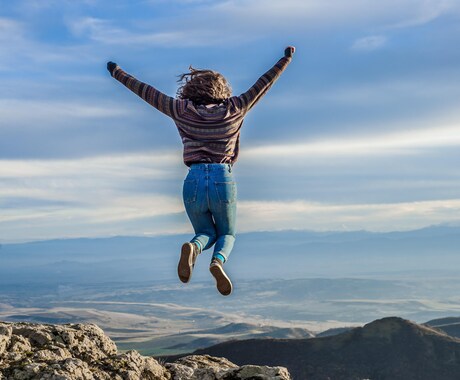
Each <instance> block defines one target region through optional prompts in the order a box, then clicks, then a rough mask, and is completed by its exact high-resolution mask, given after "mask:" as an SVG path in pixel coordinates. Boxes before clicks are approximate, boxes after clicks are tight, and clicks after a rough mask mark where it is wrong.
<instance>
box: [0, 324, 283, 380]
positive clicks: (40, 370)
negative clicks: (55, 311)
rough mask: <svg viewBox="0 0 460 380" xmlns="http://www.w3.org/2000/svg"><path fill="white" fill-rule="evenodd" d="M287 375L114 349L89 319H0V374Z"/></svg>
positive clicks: (60, 379)
mask: <svg viewBox="0 0 460 380" xmlns="http://www.w3.org/2000/svg"><path fill="white" fill-rule="evenodd" d="M182 379H191V380H214V379H221V380H230V379H247V380H249V379H258V380H272V379H273V380H275V379H276V380H288V379H291V377H290V375H289V373H288V371H287V369H286V368H283V367H266V366H253V365H245V366H241V367H239V366H237V365H235V364H233V363H232V362H230V361H229V360H227V359H225V358H216V357H212V356H209V355H191V356H187V357H184V358H181V359H179V360H177V361H175V362H174V363H159V362H158V361H157V360H155V359H154V358H152V357H146V356H142V355H140V354H139V353H138V352H137V351H129V352H126V353H118V352H117V347H116V345H115V343H114V342H113V341H112V340H111V339H110V338H109V337H107V336H106V335H105V334H104V332H103V331H102V330H101V329H100V328H99V327H98V326H96V325H93V324H67V325H45V324H30V323H4V322H0V380H182Z"/></svg>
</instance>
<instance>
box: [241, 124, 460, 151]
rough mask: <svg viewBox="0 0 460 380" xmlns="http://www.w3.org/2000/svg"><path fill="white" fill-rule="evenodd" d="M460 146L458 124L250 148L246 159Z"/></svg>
mask: <svg viewBox="0 0 460 380" xmlns="http://www.w3.org/2000/svg"><path fill="white" fill-rule="evenodd" d="M456 146H460V127H459V126H458V125H451V126H440V127H437V128H431V129H421V130H410V131H401V132H393V133H387V134H370V135H368V136H362V135H359V136H355V137H350V136H341V137H338V138H329V139H324V140H317V141H307V142H304V143H294V144H278V145H271V146H270V145H266V146H259V147H255V148H249V149H246V150H245V151H244V152H243V153H242V156H244V157H245V158H246V159H257V157H263V158H265V157H273V158H295V159H302V158H305V157H309V156H312V157H317V156H318V155H322V156H373V155H388V154H390V155H391V154H420V153H423V152H424V150H426V149H430V148H440V147H456Z"/></svg>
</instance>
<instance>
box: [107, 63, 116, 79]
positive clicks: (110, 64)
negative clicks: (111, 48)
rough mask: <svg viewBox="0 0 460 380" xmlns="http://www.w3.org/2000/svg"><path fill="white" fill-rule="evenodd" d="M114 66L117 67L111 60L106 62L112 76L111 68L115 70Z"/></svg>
mask: <svg viewBox="0 0 460 380" xmlns="http://www.w3.org/2000/svg"><path fill="white" fill-rule="evenodd" d="M115 67H117V64H116V63H115V62H112V61H109V62H107V70H109V73H110V75H112V76H113V70H115Z"/></svg>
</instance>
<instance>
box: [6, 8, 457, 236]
mask: <svg viewBox="0 0 460 380" xmlns="http://www.w3.org/2000/svg"><path fill="white" fill-rule="evenodd" d="M459 21H460V4H459V3H458V2H457V1H451V0H444V1H443V0H438V1H431V0H398V1H396V0H389V1H382V2H375V1H370V0H350V1H347V2H344V1H339V0H331V1H328V2H325V1H320V0H314V1H300V0H284V1H282V2H278V1H262V0H228V1H216V0H213V1H207V0H168V1H166V0H145V1H129V2H128V1H117V0H112V1H105V0H104V1H103V0H86V1H78V0H73V1H70V0H68V1H67V0H59V1H58V0H17V1H14V2H13V1H6V0H0V80H1V83H2V86H1V87H0V115H1V117H0V241H2V242H10V241H23V240H34V239H47V238H57V237H74V236H111V235H147V236H150V235H156V234H164V233H177V232H191V227H190V226H189V223H188V220H187V218H186V216H185V214H184V211H183V207H182V204H181V186H182V180H183V177H184V175H185V174H186V167H185V166H184V165H183V164H182V162H181V148H182V147H181V142H180V139H179V135H178V133H177V131H176V128H175V126H174V124H173V123H172V122H171V121H170V120H168V118H167V117H165V116H164V115H162V114H160V113H159V112H156V111H155V110H154V109H153V108H151V107H150V106H149V105H147V104H146V103H144V102H142V101H141V100H140V99H139V98H137V97H136V96H135V95H133V94H132V93H130V92H129V91H127V90H126V89H125V88H123V87H122V86H121V85H120V84H119V83H117V82H116V81H114V80H113V79H112V78H110V76H109V75H108V73H107V71H106V68H105V64H106V62H107V61H108V60H113V61H115V62H117V63H118V64H119V65H120V66H121V67H123V68H124V69H125V70H126V71H128V72H129V73H131V74H133V75H135V76H136V77H137V78H139V79H141V80H144V81H146V82H148V83H150V84H152V85H154V86H155V87H157V88H158V89H160V90H162V91H163V92H165V93H167V94H169V95H174V94H175V91H176V88H177V83H176V79H177V75H179V74H181V73H182V72H184V71H187V68H188V66H189V65H190V64H192V65H193V66H195V67H202V68H212V69H214V70H217V71H220V72H221V73H222V74H224V75H225V76H226V77H227V78H228V80H229V82H230V83H231V85H232V87H233V90H234V93H235V94H238V93H241V92H243V91H245V90H246V89H247V88H249V87H250V86H251V85H252V84H253V83H254V82H255V80H257V78H258V77H259V76H260V75H261V74H263V72H265V71H266V70H267V69H268V68H270V67H271V66H272V65H273V64H274V63H275V62H276V61H277V60H278V59H279V58H280V57H281V56H282V54H283V50H284V48H285V46H287V45H290V44H292V45H295V46H296V48H297V52H296V55H295V57H294V60H293V62H292V64H291V65H290V66H289V67H288V69H287V70H286V72H285V73H284V74H283V75H282V77H281V78H280V79H279V81H278V82H277V83H276V84H275V85H274V86H273V88H272V89H271V90H270V92H269V93H268V95H267V96H266V97H265V98H264V99H263V100H262V101H261V102H260V103H259V104H258V105H257V106H256V107H255V108H254V109H253V110H252V111H251V113H250V114H249V115H248V117H247V118H246V120H245V123H244V126H243V130H242V134H241V149H242V151H241V155H240V159H239V161H238V163H237V164H236V166H235V175H236V178H237V180H238V185H239V188H238V191H239V209H238V213H239V220H238V229H239V231H240V232H245V231H257V230H281V229H311V230H356V229H366V230H372V231H388V230H407V229H412V228H419V227H424V226H427V225H432V224H439V223H458V222H459V220H460V217H459V215H460V214H459V212H460V165H459V164H458V163H459V162H460V153H459V152H460V150H459V146H460V107H459V103H460V87H459V86H458V83H460V51H459V49H458V46H459V42H460V22H459Z"/></svg>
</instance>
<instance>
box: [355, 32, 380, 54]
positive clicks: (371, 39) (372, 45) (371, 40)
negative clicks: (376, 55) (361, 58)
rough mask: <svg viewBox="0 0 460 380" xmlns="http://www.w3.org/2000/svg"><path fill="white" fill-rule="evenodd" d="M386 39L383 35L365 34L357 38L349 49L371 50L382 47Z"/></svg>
mask: <svg viewBox="0 0 460 380" xmlns="http://www.w3.org/2000/svg"><path fill="white" fill-rule="evenodd" d="M386 41H387V39H386V37H385V36H367V37H363V38H360V39H357V40H356V41H355V42H354V43H353V45H352V47H351V49H352V50H357V51H372V50H377V49H379V48H381V47H383V46H384V45H385V43H386Z"/></svg>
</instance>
